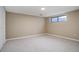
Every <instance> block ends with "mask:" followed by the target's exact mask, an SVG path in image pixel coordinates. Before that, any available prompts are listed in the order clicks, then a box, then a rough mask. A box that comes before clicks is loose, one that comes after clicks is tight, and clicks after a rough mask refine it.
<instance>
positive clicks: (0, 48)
mask: <svg viewBox="0 0 79 59" xmlns="http://www.w3.org/2000/svg"><path fill="white" fill-rule="evenodd" d="M5 43H6V39H5V40H4V42H3V44H2V45H1V47H0V52H1V50H2V48H3V46H4V44H5Z"/></svg>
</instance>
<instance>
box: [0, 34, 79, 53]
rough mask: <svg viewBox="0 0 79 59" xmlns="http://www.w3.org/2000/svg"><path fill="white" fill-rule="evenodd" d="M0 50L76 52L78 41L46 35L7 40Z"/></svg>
mask: <svg viewBox="0 0 79 59" xmlns="http://www.w3.org/2000/svg"><path fill="white" fill-rule="evenodd" d="M1 51H2V52H78V51H79V42H75V41H71V40H68V39H62V38H57V37H52V36H48V35H43V36H38V37H33V38H25V39H18V40H9V41H7V42H6V43H5V45H4V47H3V48H2V50H1Z"/></svg>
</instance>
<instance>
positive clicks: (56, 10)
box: [5, 6, 79, 17]
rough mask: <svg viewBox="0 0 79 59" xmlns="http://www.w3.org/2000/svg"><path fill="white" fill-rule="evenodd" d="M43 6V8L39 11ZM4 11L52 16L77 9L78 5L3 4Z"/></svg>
mask: <svg viewBox="0 0 79 59" xmlns="http://www.w3.org/2000/svg"><path fill="white" fill-rule="evenodd" d="M42 7H44V8H45V10H44V11H41V8H42ZM5 9H6V11H8V12H15V13H21V14H27V15H33V16H42V17H48V16H54V15H58V14H62V13H66V12H70V11H73V10H77V9H79V7H78V6H5Z"/></svg>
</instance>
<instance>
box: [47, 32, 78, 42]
mask: <svg viewBox="0 0 79 59" xmlns="http://www.w3.org/2000/svg"><path fill="white" fill-rule="evenodd" d="M46 34H47V35H50V36H55V37H59V38H64V39H68V40H73V41H77V42H79V40H78V39H73V38H70V37H66V36H61V35H55V34H49V33H46Z"/></svg>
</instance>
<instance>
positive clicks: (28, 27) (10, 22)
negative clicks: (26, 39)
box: [6, 12, 45, 38]
mask: <svg viewBox="0 0 79 59" xmlns="http://www.w3.org/2000/svg"><path fill="white" fill-rule="evenodd" d="M6 17H7V20H6V37H7V38H16V37H22V36H27V35H32V34H40V33H44V32H45V28H44V27H45V19H44V18H41V17H35V16H29V15H23V14H17V13H10V12H7V15H6Z"/></svg>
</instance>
